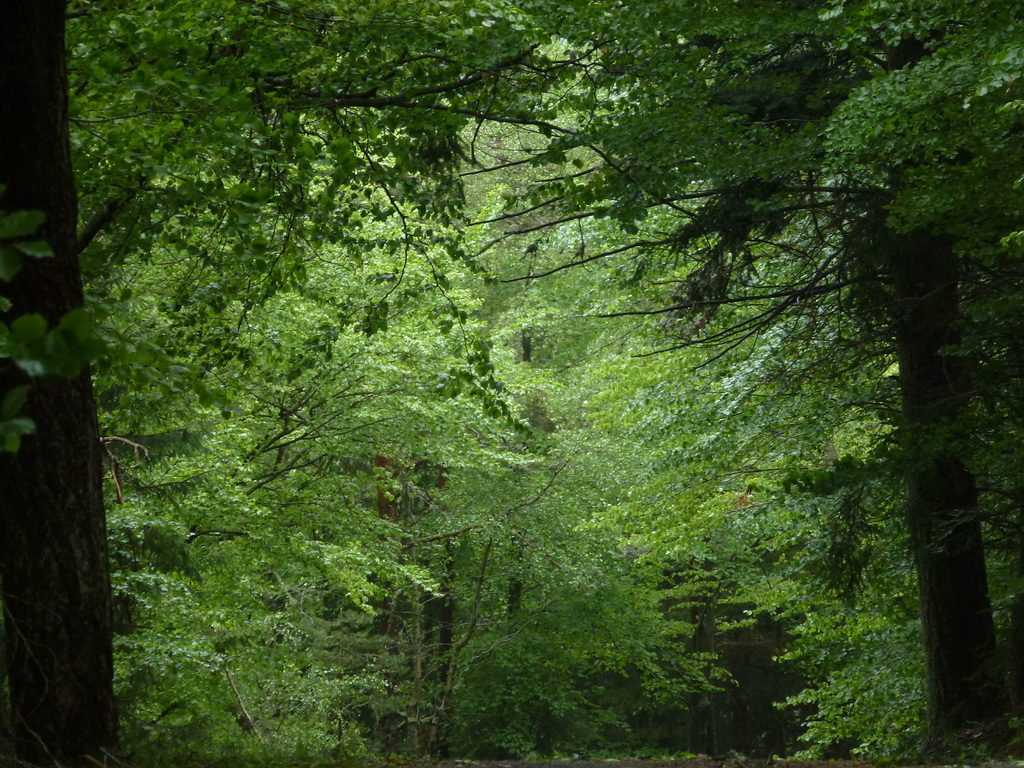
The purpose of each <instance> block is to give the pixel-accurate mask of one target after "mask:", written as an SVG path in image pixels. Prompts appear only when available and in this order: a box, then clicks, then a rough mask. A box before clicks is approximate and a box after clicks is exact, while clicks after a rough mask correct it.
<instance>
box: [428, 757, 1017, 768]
mask: <svg viewBox="0 0 1024 768" xmlns="http://www.w3.org/2000/svg"><path fill="white" fill-rule="evenodd" d="M873 765H874V764H873V763H870V762H867V761H863V760H763V759H762V760H757V759H752V758H747V759H744V758H738V759H734V758H712V757H691V758H685V759H679V760H651V759H642V760H641V759H623V760H586V759H584V760H545V761H540V760H460V761H448V762H439V763H418V764H413V766H414V768H872V766H873ZM956 765H958V766H959V765H963V763H962V762H957V763H956ZM980 765H981V766H983V767H984V768H1021V766H1022V765H1024V763H1021V762H986V763H982V764H980ZM902 768H911V767H910V766H909V764H908V765H906V766H902Z"/></svg>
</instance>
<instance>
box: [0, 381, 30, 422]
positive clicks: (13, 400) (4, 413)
mask: <svg viewBox="0 0 1024 768" xmlns="http://www.w3.org/2000/svg"><path fill="white" fill-rule="evenodd" d="M28 390H29V385H28V384H22V385H21V386H20V387H15V388H14V389H12V390H11V391H10V392H8V393H7V396H6V397H5V398H4V402H3V405H0V418H3V419H4V421H7V420H9V419H13V418H14V417H15V416H16V415H17V414H18V412H19V411H20V410H21V409H22V406H24V405H25V401H27V400H28Z"/></svg>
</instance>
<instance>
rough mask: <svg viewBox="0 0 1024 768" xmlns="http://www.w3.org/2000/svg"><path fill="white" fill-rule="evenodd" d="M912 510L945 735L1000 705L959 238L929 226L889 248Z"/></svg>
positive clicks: (929, 679)
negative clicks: (972, 429) (957, 350)
mask: <svg viewBox="0 0 1024 768" xmlns="http://www.w3.org/2000/svg"><path fill="white" fill-rule="evenodd" d="M891 255H892V264H893V288H894V298H895V306H894V310H895V317H894V318H893V322H894V326H893V327H894V330H895V335H896V344H897V354H898V359H899V369H900V389H901V394H902V400H903V421H904V425H903V434H902V441H903V447H904V453H905V461H906V470H905V478H906V494H907V495H906V515H907V524H908V528H909V532H910V540H911V546H912V548H913V554H914V561H915V565H916V567H917V577H918V592H919V596H920V603H921V626H922V635H923V642H924V652H925V673H926V683H927V691H928V708H927V709H928V726H929V733H930V736H931V737H932V738H933V739H936V740H940V739H942V738H943V737H945V736H948V735H949V734H951V733H952V732H954V731H956V730H957V729H959V728H962V727H963V726H965V725H966V724H968V723H970V722H973V721H982V720H985V719H987V718H989V717H991V716H992V715H994V714H996V713H997V712H998V711H1000V705H1001V703H1002V702H1001V701H1000V697H999V696H998V695H997V688H996V686H995V685H994V684H993V683H992V681H991V679H990V677H989V676H990V675H991V665H992V659H993V656H994V653H995V646H996V634H995V625H994V621H993V617H992V606H991V604H990V602H989V597H988V579H987V575H986V569H985V551H984V547H983V542H982V529H981V521H980V519H979V517H978V510H977V502H978V493H977V488H976V486H975V482H974V477H973V475H972V474H971V472H970V471H969V469H968V468H967V466H966V465H965V463H964V460H963V456H962V453H963V449H962V448H960V447H958V445H957V439H956V422H957V419H958V417H959V415H960V413H961V411H962V410H963V408H964V407H965V406H966V405H967V403H968V401H969V399H970V386H969V382H968V381H967V377H966V375H965V373H964V370H963V366H962V364H961V362H960V360H959V358H957V357H956V356H955V355H949V354H945V353H944V351H943V350H944V348H946V347H949V346H952V345H955V344H956V343H957V342H958V340H959V339H958V336H957V332H956V322H957V320H958V318H959V282H958V274H957V256H956V254H955V252H954V248H953V243H952V242H951V241H950V240H949V239H947V238H943V237H939V236H934V235H930V234H927V233H922V232H915V233H910V234H908V235H904V236H899V237H898V238H897V239H896V242H895V248H894V249H893V251H892V253H891Z"/></svg>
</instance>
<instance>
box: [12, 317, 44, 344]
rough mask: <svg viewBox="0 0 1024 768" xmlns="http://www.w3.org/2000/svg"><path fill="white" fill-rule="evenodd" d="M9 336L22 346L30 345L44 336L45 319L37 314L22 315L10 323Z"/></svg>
mask: <svg viewBox="0 0 1024 768" xmlns="http://www.w3.org/2000/svg"><path fill="white" fill-rule="evenodd" d="M11 335H12V336H14V338H15V339H16V340H17V341H19V342H21V343H22V344H31V343H32V342H33V341H39V340H40V339H42V338H43V337H45V336H46V318H44V317H43V316H42V315H39V314H32V315H22V316H21V317H19V318H18V319H17V320H15V321H14V322H13V323H11Z"/></svg>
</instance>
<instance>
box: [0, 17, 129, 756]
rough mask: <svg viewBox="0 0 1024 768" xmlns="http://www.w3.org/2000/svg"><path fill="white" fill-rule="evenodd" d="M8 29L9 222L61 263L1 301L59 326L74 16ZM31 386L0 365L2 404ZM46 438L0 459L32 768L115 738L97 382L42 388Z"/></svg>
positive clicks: (10, 635)
mask: <svg viewBox="0 0 1024 768" xmlns="http://www.w3.org/2000/svg"><path fill="white" fill-rule="evenodd" d="M3 10H4V12H3V23H2V24H0V72H2V73H3V74H2V75H0V184H5V185H6V191H5V192H4V195H3V197H2V199H0V206H2V207H3V208H4V209H5V210H8V211H14V210H41V211H43V212H45V213H46V217H47V218H46V223H45V225H44V226H43V229H42V231H41V236H42V237H44V238H45V239H46V240H47V241H48V242H49V243H50V245H51V247H52V248H53V251H54V257H53V258H48V259H26V263H25V265H24V268H23V269H22V270H21V272H20V273H19V274H18V275H17V276H16V277H15V279H14V280H13V282H12V283H11V284H10V285H9V286H0V291H2V292H3V293H4V294H5V295H7V296H9V298H10V299H11V301H12V304H13V306H12V308H11V309H10V310H9V311H8V312H7V313H5V315H4V316H3V317H0V320H3V321H4V322H10V321H11V320H12V319H13V318H16V317H18V316H21V315H25V314H29V313H39V314H41V315H43V316H44V317H45V318H46V320H47V322H48V323H49V324H50V325H51V326H53V325H55V324H56V323H57V322H58V321H59V320H60V318H61V317H62V316H63V315H64V314H66V313H67V312H68V311H69V310H72V309H75V308H78V307H81V306H82V304H83V301H84V300H83V294H82V283H81V274H80V271H79V267H78V258H77V252H76V247H75V240H76V232H75V228H76V226H77V198H76V194H75V187H74V178H73V175H72V169H71V158H70V148H69V142H68V90H67V73H66V69H65V61H64V17H65V4H64V2H62V1H61V0H9V1H8V2H6V3H5V4H4V9H3ZM26 383H30V382H29V379H28V377H27V376H25V374H24V373H23V372H22V371H21V370H20V369H19V368H17V367H16V366H15V365H13V364H12V363H11V362H10V361H9V360H0V396H2V393H6V392H8V391H10V389H11V388H13V387H15V386H19V385H22V384H26ZM31 385H32V388H31V391H30V395H29V401H28V410H29V415H30V416H31V417H32V419H33V420H34V421H35V425H36V432H35V434H34V435H30V436H27V437H26V438H25V439H24V440H23V442H22V445H21V449H20V450H19V451H18V452H17V453H16V454H13V455H12V454H7V455H4V456H2V457H0V587H2V590H3V610H4V627H5V633H6V653H7V672H8V681H9V688H10V696H11V714H12V720H13V730H14V741H15V747H16V750H17V753H18V755H19V757H21V758H22V759H24V760H27V761H30V762H33V763H47V762H51V763H52V762H54V761H57V760H72V759H75V758H78V757H79V756H81V755H85V754H92V755H97V756H98V755H99V754H100V752H101V750H103V749H104V748H108V747H111V746H112V745H113V744H114V742H115V740H116V734H117V719H116V715H115V710H114V697H113V654H112V650H111V645H112V644H111V607H110V606H111V601H110V579H109V571H108V563H107V537H106V521H105V518H104V511H103V493H102V469H101V467H102V464H101V455H100V442H99V427H98V424H97V419H96V403H95V400H94V398H93V392H92V382H91V379H90V377H89V373H88V371H83V372H82V374H81V375H80V376H78V377H77V378H75V379H73V380H60V381H51V382H43V381H41V380H38V379H37V380H33V381H32V382H31Z"/></svg>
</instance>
